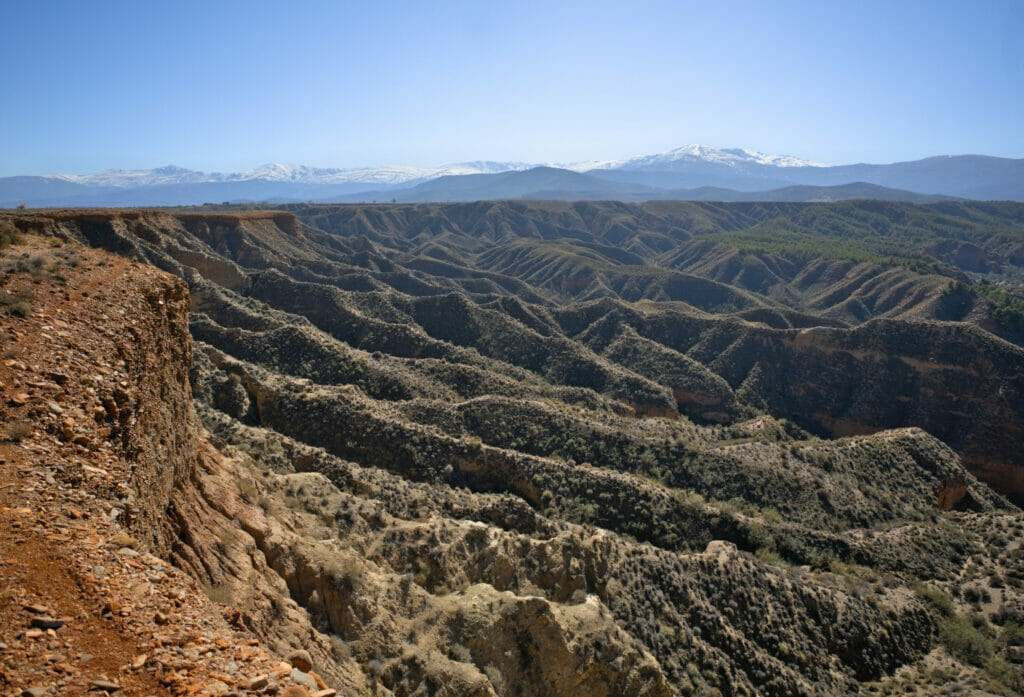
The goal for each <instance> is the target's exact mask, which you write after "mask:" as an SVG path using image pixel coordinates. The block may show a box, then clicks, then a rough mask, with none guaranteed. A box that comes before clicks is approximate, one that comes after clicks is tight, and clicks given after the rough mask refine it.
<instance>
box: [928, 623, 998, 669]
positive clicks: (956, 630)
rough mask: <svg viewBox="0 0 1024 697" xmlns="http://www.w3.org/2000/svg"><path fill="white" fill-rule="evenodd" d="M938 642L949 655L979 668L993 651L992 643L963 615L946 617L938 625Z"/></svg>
mask: <svg viewBox="0 0 1024 697" xmlns="http://www.w3.org/2000/svg"><path fill="white" fill-rule="evenodd" d="M939 641H940V642H942V645H943V646H945V647H946V648H947V649H948V650H949V652H950V653H951V654H953V655H954V656H956V657H957V658H959V659H960V660H962V661H965V662H967V663H970V664H971V665H975V666H981V665H983V664H984V662H985V661H986V660H987V659H988V658H990V657H991V656H992V654H993V652H994V651H995V646H994V645H993V643H992V642H991V641H990V640H989V639H988V637H986V636H985V635H984V634H982V633H981V632H980V631H979V630H978V629H977V628H976V627H975V626H974V625H973V624H972V623H971V621H970V620H968V619H967V618H966V617H964V616H963V615H953V616H951V617H946V618H944V619H943V620H942V622H941V623H940V624H939Z"/></svg>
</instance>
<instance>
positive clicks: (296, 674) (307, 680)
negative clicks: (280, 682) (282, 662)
mask: <svg viewBox="0 0 1024 697" xmlns="http://www.w3.org/2000/svg"><path fill="white" fill-rule="evenodd" d="M289 677H291V679H292V682H295V683H298V684H299V685H305V686H306V687H311V688H313V689H316V688H317V687H319V686H318V685H317V684H316V680H314V679H313V676H312V675H310V674H309V673H306V672H304V671H301V670H299V669H298V668H292V672H291V675H290V676H289Z"/></svg>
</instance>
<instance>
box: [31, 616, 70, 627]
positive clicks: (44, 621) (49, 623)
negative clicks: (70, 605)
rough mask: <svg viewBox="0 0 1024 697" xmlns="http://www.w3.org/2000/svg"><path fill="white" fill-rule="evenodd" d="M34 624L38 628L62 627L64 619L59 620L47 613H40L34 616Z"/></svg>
mask: <svg viewBox="0 0 1024 697" xmlns="http://www.w3.org/2000/svg"><path fill="white" fill-rule="evenodd" d="M32 626H33V627H35V628H36V629H60V628H61V627H63V626H64V620H58V619H56V618H54V617H48V616H47V615H39V616H38V617H33V618H32Z"/></svg>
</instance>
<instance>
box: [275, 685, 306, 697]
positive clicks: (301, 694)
mask: <svg viewBox="0 0 1024 697" xmlns="http://www.w3.org/2000/svg"><path fill="white" fill-rule="evenodd" d="M281 697H310V694H309V690H307V689H306V688H304V687H302V686H301V685H292V686H291V687H289V688H288V689H287V690H285V691H284V692H282V693H281Z"/></svg>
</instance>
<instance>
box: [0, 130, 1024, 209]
mask: <svg viewBox="0 0 1024 697" xmlns="http://www.w3.org/2000/svg"><path fill="white" fill-rule="evenodd" d="M850 198H878V199H885V200H904V201H913V202H919V203H920V202H933V201H937V200H942V199H943V198H966V199H977V200H1015V201H1024V159H1008V158H999V157H989V156H982V155H959V156H940V157H930V158H926V159H923V160H915V161H910V162H897V163H893V164H852V165H839V166H829V165H823V164H820V163H816V162H810V161H807V160H802V159H799V158H795V157H790V156H786V155H767V154H764V153H761V152H757V151H752V150H744V149H715V148H709V147H706V146H701V145H690V146H685V147H682V148H677V149H675V150H670V151H667V152H663V153H659V154H656V155H639V156H636V157H630V158H626V159H620V160H603V161H602V160H589V161H584V162H577V163H561V164H543V165H536V164H529V163H523V162H493V161H476V162H464V163H456V164H449V165H444V166H441V167H434V168H422V167H408V166H382V167H365V168H355V169H333V168H314V167H306V166H294V165H283V164H267V165H263V166H261V167H257V168H255V169H251V170H247V171H243V172H235V173H220V172H214V173H207V172H199V171H195V170H190V169H185V168H182V167H176V166H173V165H170V166H166V167H160V168H157V169H151V170H107V171H104V172H98V173H94V174H56V175H48V176H13V177H4V178H0V207H14V206H17V205H20V204H25V205H27V206H30V207H59V206H115V207H116V206H176V205H198V204H202V203H207V202H222V201H230V202H271V203H288V202H304V201H323V202H340V203H355V202H368V201H389V200H394V201H399V202H438V201H474V200H494V199H560V200H621V201H644V200H713V201H833V200H843V199H850Z"/></svg>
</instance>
